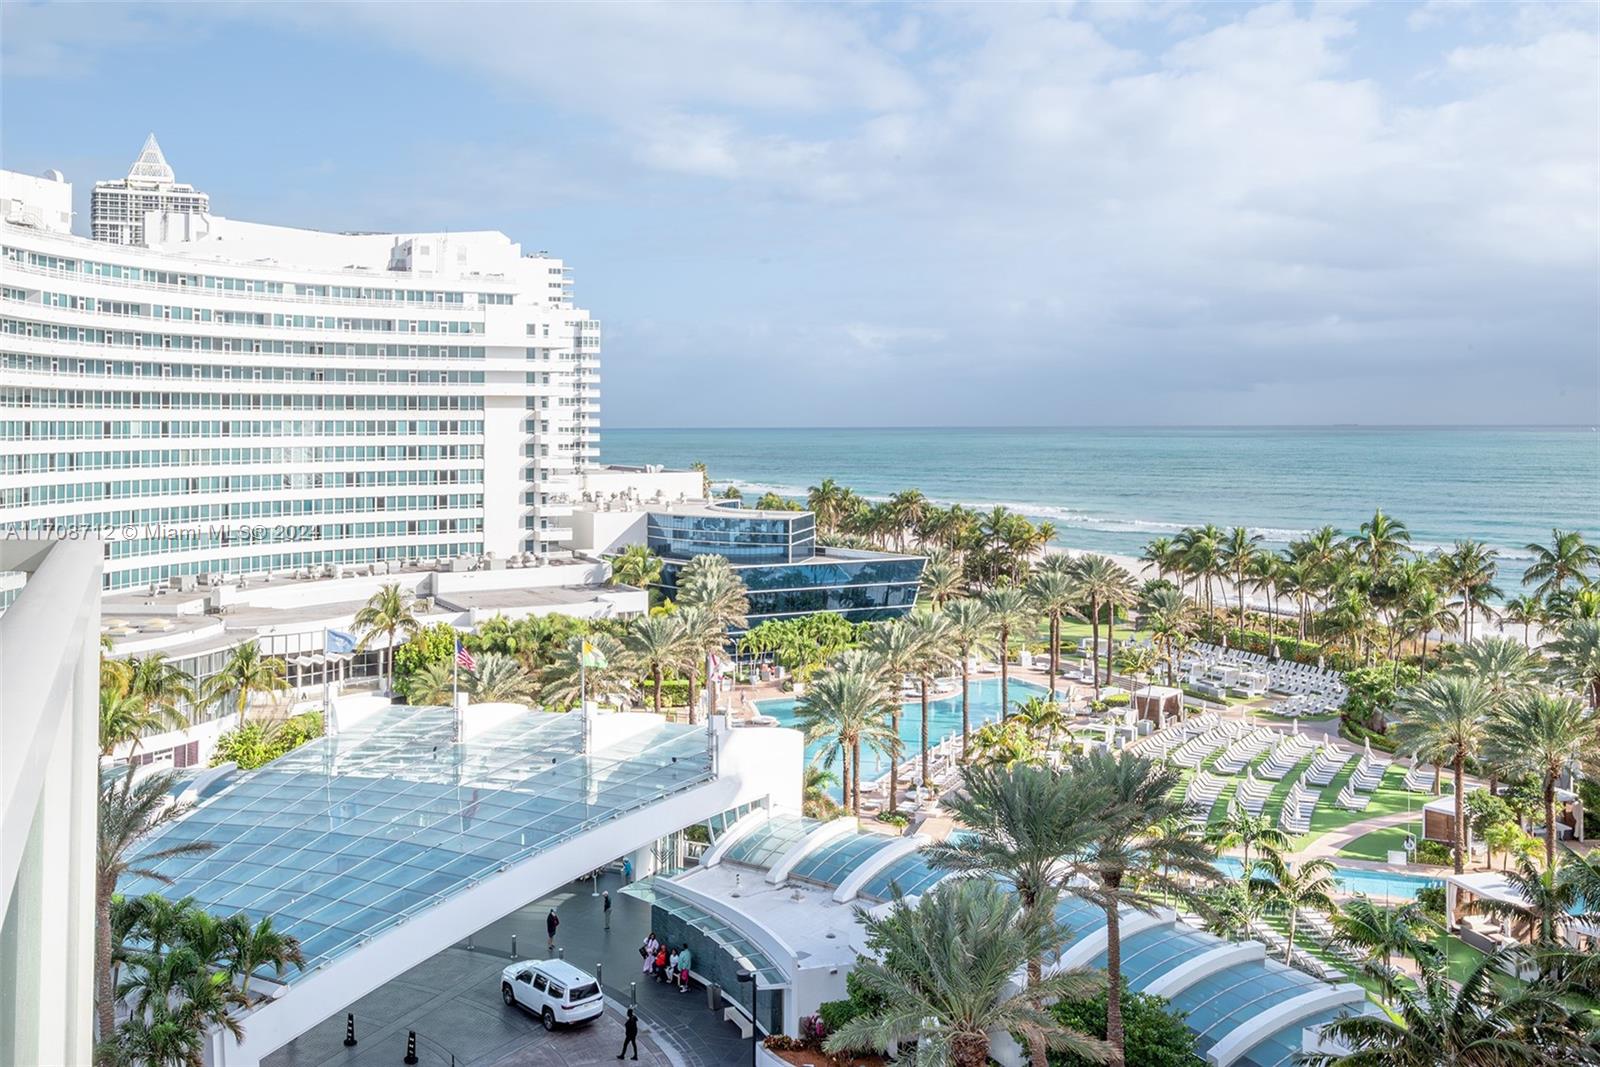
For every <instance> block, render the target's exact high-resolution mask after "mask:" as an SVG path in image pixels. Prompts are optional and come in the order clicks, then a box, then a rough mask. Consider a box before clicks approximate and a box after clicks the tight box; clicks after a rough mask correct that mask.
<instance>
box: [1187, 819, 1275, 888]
mask: <svg viewBox="0 0 1600 1067" xmlns="http://www.w3.org/2000/svg"><path fill="white" fill-rule="evenodd" d="M1207 834H1208V835H1209V837H1210V839H1211V844H1212V845H1213V846H1215V847H1216V848H1217V850H1218V851H1221V850H1223V849H1229V848H1233V847H1234V846H1235V845H1238V846H1239V847H1241V848H1243V849H1244V856H1243V857H1242V858H1241V859H1240V861H1239V864H1240V867H1241V869H1242V877H1243V878H1245V879H1246V880H1248V879H1249V878H1250V875H1251V867H1250V846H1252V845H1255V846H1258V847H1260V849H1261V850H1262V851H1263V852H1267V851H1271V850H1278V851H1281V852H1286V851H1288V849H1289V835H1288V834H1286V833H1284V832H1283V831H1282V830H1281V829H1279V828H1278V824H1277V823H1276V822H1274V821H1273V820H1272V818H1271V817H1270V816H1267V815H1251V814H1250V813H1249V812H1248V811H1246V810H1245V809H1244V808H1241V807H1231V808H1229V809H1228V814H1227V816H1226V817H1225V818H1224V819H1223V820H1222V821H1221V822H1213V823H1211V824H1210V826H1208V827H1207Z"/></svg>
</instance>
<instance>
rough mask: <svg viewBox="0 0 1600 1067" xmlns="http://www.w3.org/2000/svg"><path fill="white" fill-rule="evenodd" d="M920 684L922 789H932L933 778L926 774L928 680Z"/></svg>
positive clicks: (923, 679) (922, 680) (925, 679)
mask: <svg viewBox="0 0 1600 1067" xmlns="http://www.w3.org/2000/svg"><path fill="white" fill-rule="evenodd" d="M920 681H921V683H922V788H924V789H932V788H933V776H932V775H931V774H929V773H928V679H927V677H926V676H924V677H923V678H921V679H920Z"/></svg>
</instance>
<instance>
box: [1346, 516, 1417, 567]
mask: <svg viewBox="0 0 1600 1067" xmlns="http://www.w3.org/2000/svg"><path fill="white" fill-rule="evenodd" d="M1359 531H1360V532H1359V533H1357V534H1356V535H1354V536H1353V537H1351V538H1350V541H1349V545H1350V547H1351V548H1352V549H1354V550H1355V553H1356V556H1357V558H1359V559H1360V560H1361V562H1362V563H1364V564H1365V565H1366V567H1367V569H1368V570H1370V571H1372V572H1373V573H1374V574H1376V573H1377V572H1379V571H1381V570H1383V569H1384V568H1385V567H1387V566H1388V565H1389V564H1391V563H1393V562H1394V561H1395V560H1396V559H1398V558H1399V557H1400V554H1401V553H1402V552H1404V551H1405V550H1406V548H1407V547H1408V546H1409V545H1410V544H1411V531H1410V530H1408V529H1406V524H1405V523H1403V522H1401V521H1400V520H1399V519H1396V518H1392V517H1390V516H1388V515H1385V514H1384V513H1383V509H1382V508H1379V509H1378V510H1377V511H1374V512H1373V513H1372V518H1370V519H1368V520H1367V521H1366V522H1364V523H1362V524H1361V526H1360V527H1359Z"/></svg>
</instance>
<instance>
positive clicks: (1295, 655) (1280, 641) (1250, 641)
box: [1228, 620, 1327, 663]
mask: <svg viewBox="0 0 1600 1067" xmlns="http://www.w3.org/2000/svg"><path fill="white" fill-rule="evenodd" d="M1291 621H1292V620H1291ZM1228 645H1229V647H1230V648H1242V649H1244V651H1246V652H1255V653H1258V654H1259V655H1263V656H1266V655H1270V654H1271V653H1272V646H1273V645H1277V646H1278V658H1280V659H1289V660H1294V661H1295V662H1296V663H1315V662H1317V657H1318V656H1322V657H1324V658H1326V657H1327V653H1326V652H1325V650H1324V647H1323V646H1322V645H1320V644H1318V643H1317V642H1315V641H1302V640H1300V639H1299V638H1297V637H1295V636H1294V635H1293V634H1284V633H1281V632H1280V633H1276V634H1273V635H1272V637H1271V639H1270V640H1269V639H1268V637H1267V635H1266V633H1264V632H1262V631H1260V630H1240V629H1239V628H1238V627H1237V626H1234V627H1230V628H1229V630H1228Z"/></svg>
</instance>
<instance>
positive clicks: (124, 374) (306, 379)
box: [0, 352, 484, 385]
mask: <svg viewBox="0 0 1600 1067" xmlns="http://www.w3.org/2000/svg"><path fill="white" fill-rule="evenodd" d="M0 368H3V369H5V370H15V371H30V372H32V373H35V374H83V375H92V376H95V377H112V378H163V379H177V380H179V381H186V380H187V381H201V382H206V381H210V382H235V381H238V382H303V383H305V384H308V385H385V384H389V385H481V384H483V380H484V375H483V372H482V371H457V370H451V371H445V370H404V369H384V370H379V369H376V368H357V369H351V368H340V367H334V368H331V369H329V368H324V367H320V366H316V367H263V366H259V365H251V366H232V365H226V366H225V365H219V364H211V363H166V362H162V363H135V362H133V361H132V360H117V359H71V358H62V357H60V356H34V355H24V354H22V353H17V352H7V353H5V354H3V355H0Z"/></svg>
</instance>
